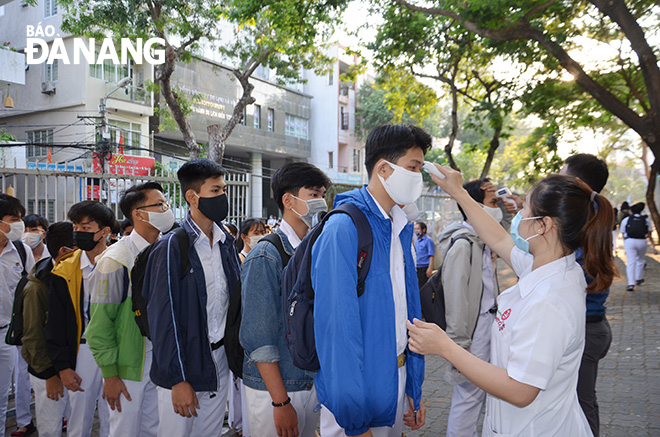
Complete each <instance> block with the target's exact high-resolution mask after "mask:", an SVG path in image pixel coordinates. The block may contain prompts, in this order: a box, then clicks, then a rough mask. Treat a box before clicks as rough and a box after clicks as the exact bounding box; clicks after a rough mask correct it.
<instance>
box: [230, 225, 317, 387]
mask: <svg viewBox="0 0 660 437" xmlns="http://www.w3.org/2000/svg"><path fill="white" fill-rule="evenodd" d="M276 233H277V235H279V237H280V238H281V239H282V243H283V246H284V250H285V251H286V252H287V253H288V254H293V247H292V246H291V243H289V239H288V238H287V237H286V235H284V233H283V232H282V231H281V230H279V229H278V230H277V232H276ZM281 279H282V258H281V257H280V254H279V252H278V251H277V248H276V247H275V246H273V245H272V244H271V243H269V242H266V241H261V242H259V243H258V244H257V245H256V246H255V247H254V248H253V249H252V250H251V251H250V253H249V254H248V256H247V257H246V258H245V261H243V271H242V273H241V282H242V290H241V292H242V301H243V302H242V311H243V313H242V320H241V330H240V341H241V344H242V345H243V348H244V349H245V358H244V359H243V383H244V384H245V385H246V386H248V387H250V388H253V389H256V390H266V384H265V383H264V380H263V379H262V378H261V374H260V373H259V370H258V369H257V364H256V363H257V362H260V363H278V364H279V367H280V373H281V374H282V380H283V381H284V387H285V388H286V390H287V391H288V392H293V391H302V390H311V389H312V386H313V384H314V374H315V372H308V371H305V370H301V369H299V368H297V367H296V366H294V364H293V360H292V358H291V353H290V352H289V349H288V348H287V345H286V338H285V337H284V327H283V325H282V320H283V319H282V296H281V295H282V291H281Z"/></svg>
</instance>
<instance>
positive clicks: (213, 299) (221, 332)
mask: <svg viewBox="0 0 660 437" xmlns="http://www.w3.org/2000/svg"><path fill="white" fill-rule="evenodd" d="M187 220H189V222H188V223H189V224H190V227H191V228H192V229H193V231H194V232H195V234H197V238H196V239H195V243H194V245H195V250H196V251H197V255H198V256H199V260H200V261H201V263H202V270H203V271H204V282H205V284H206V320H207V321H208V330H209V342H210V343H217V342H219V341H220V340H222V339H223V338H224V336H225V324H226V323H227V310H228V309H229V288H228V286H227V276H226V275H225V269H224V266H223V265H222V254H221V251H220V245H219V244H218V242H222V243H224V242H225V238H227V236H226V235H225V233H224V232H222V230H221V229H220V227H219V226H218V225H217V224H216V223H213V231H212V233H211V237H212V241H213V247H211V246H210V244H209V239H208V237H207V236H206V234H205V233H204V232H202V231H201V230H200V229H199V226H197V224H196V223H195V222H194V221H193V220H192V219H191V218H188V219H187Z"/></svg>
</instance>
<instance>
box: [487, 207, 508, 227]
mask: <svg viewBox="0 0 660 437" xmlns="http://www.w3.org/2000/svg"><path fill="white" fill-rule="evenodd" d="M484 209H485V210H486V212H487V213H488V214H490V215H491V217H493V218H494V219H495V220H497V223H500V222H501V221H502V219H503V218H504V213H502V210H501V209H499V208H491V207H490V206H486V205H484Z"/></svg>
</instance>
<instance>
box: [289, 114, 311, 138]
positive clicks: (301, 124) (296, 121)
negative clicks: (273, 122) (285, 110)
mask: <svg viewBox="0 0 660 437" xmlns="http://www.w3.org/2000/svg"><path fill="white" fill-rule="evenodd" d="M308 130H309V120H307V119H305V118H301V117H296V116H295V115H290V114H286V116H285V117H284V134H285V135H288V136H290V137H296V138H301V139H303V140H306V139H307V138H308Z"/></svg>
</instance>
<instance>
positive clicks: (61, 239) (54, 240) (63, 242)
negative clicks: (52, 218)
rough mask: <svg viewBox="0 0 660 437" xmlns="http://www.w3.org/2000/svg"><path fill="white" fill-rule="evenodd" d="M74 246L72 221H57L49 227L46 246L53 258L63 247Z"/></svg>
mask: <svg viewBox="0 0 660 437" xmlns="http://www.w3.org/2000/svg"><path fill="white" fill-rule="evenodd" d="M65 246H66V247H70V248H73V224H72V223H71V222H57V223H53V224H52V225H50V226H49V227H48V230H47V231H46V247H47V248H48V252H50V255H51V256H52V257H53V258H56V257H57V253H58V252H59V251H60V249H61V248H62V247H65Z"/></svg>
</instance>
